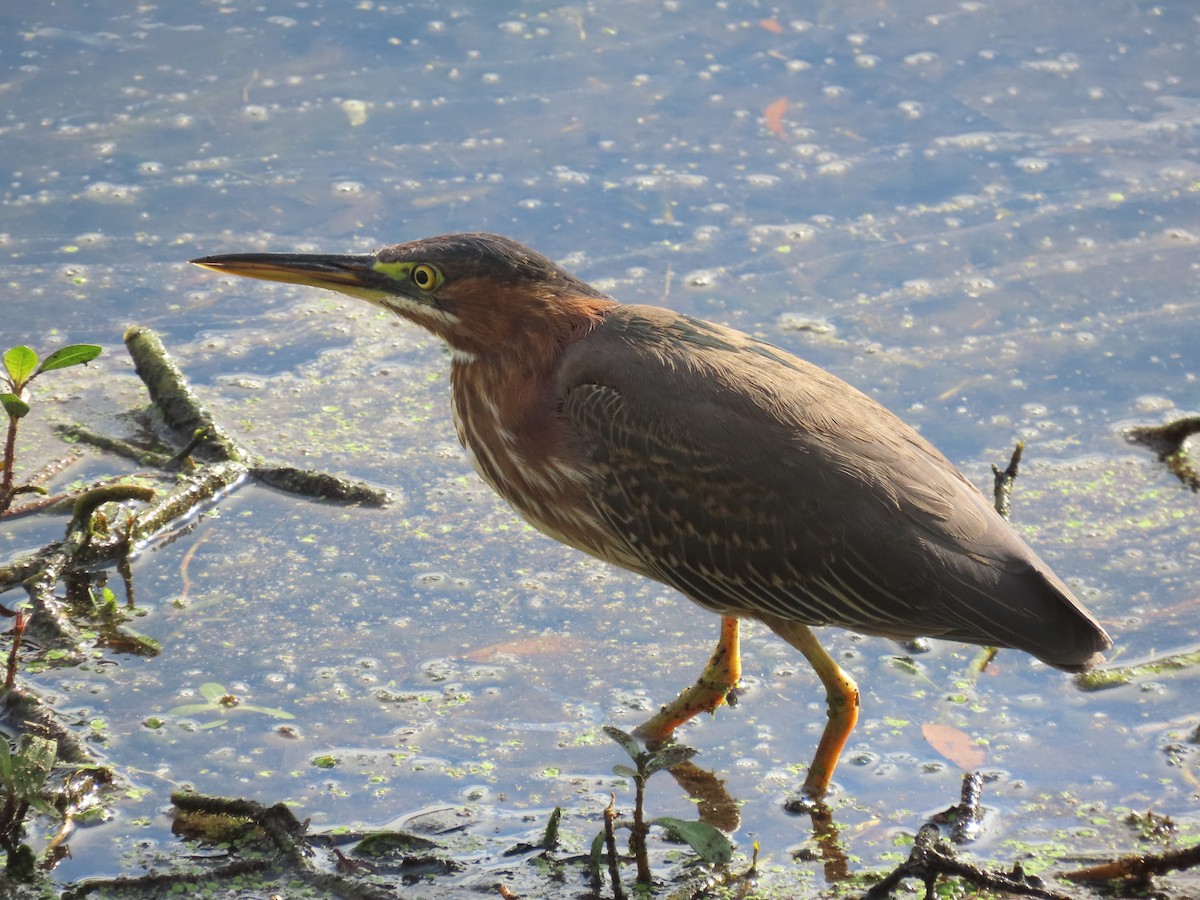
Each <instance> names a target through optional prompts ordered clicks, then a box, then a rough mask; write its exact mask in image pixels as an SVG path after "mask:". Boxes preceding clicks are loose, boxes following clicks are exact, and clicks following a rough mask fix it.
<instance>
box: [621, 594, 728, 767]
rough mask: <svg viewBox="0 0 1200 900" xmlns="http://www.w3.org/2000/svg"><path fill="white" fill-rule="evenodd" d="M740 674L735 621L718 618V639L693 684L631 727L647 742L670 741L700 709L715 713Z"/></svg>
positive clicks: (700, 711)
mask: <svg viewBox="0 0 1200 900" xmlns="http://www.w3.org/2000/svg"><path fill="white" fill-rule="evenodd" d="M741 677H742V654H741V644H740V640H739V633H738V620H737V619H736V618H733V617H732V616H723V617H722V618H721V639H720V641H719V642H718V643H717V649H716V650H714V651H713V655H712V658H711V659H709V661H708V665H707V666H705V667H704V671H703V672H701V673H700V677H699V678H697V679H696V683H695V684H693V685H692V686H691V687H689V688H688V689H687V690H685V691H684V692H683V693H682V694H680V695H679V696H678V697H676V698H675V699H674V700H673V701H671V702H670V703H668V704H667V705H666V706H664V707H663V708H662V709H660V710H659V711H658V713H656V714H655V715H654V716H652V717H651V718H650V719H649V720H647V721H646V722H643V723H642V724H641V725H639V726H638V727H637V728H635V729H634V732H633V733H634V734H635V735H637V736H638V737H640V738H642V739H643V740H645V741H646V742H647V743H649V744H661V743H665V742H666V741H668V740H670V738H671V735H672V734H673V733H674V732H675V729H676V728H678V727H679V726H680V725H682V724H683V723H684V722H686V721H688V720H689V719H691V718H693V717H695V716H697V715H699V714H700V713H702V712H707V713H715V712H716V711H717V709H718V708H720V706H721V704H722V703H724V702H725V700H726V697H728V696H729V692H730V691H732V690H733V689H734V688H735V687H736V686H737V683H738V681H739V680H740V679H741Z"/></svg>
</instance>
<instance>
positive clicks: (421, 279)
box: [413, 269, 429, 287]
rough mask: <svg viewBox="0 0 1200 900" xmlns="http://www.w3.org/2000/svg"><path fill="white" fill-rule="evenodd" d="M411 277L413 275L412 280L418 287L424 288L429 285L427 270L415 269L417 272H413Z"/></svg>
mask: <svg viewBox="0 0 1200 900" xmlns="http://www.w3.org/2000/svg"><path fill="white" fill-rule="evenodd" d="M413 275H414V278H413V280H414V281H416V283H417V285H418V286H420V287H425V285H427V284H429V270H428V269H417V271H416V272H414V273H413Z"/></svg>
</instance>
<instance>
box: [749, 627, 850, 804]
mask: <svg viewBox="0 0 1200 900" xmlns="http://www.w3.org/2000/svg"><path fill="white" fill-rule="evenodd" d="M762 619H763V622H765V623H766V624H767V625H768V626H769V627H770V629H771V630H772V631H774V632H775V633H776V634H777V635H779V636H780V637H781V638H783V639H784V640H785V641H787V642H788V643H789V644H791V645H792V646H793V647H795V648H796V649H797V650H799V651H800V652H801V653H803V654H804V658H805V659H807V660H808V662H809V664H810V665H811V666H812V667H813V669H814V671H816V673H817V677H818V678H820V679H821V683H822V684H824V685H825V699H826V701H827V702H828V704H829V721H827V722H826V723H825V730H824V731H823V732H822V733H821V742H820V743H819V744H818V745H817V752H816V755H815V756H813V761H812V765H811V766H809V769H808V777H807V778H805V779H804V793H806V794H808V796H810V797H812V798H813V799H814V800H817V799H820V798H821V797H823V796H825V792H826V791H827V790H828V789H829V782H830V781H831V780H832V779H833V770H834V769H835V768H837V764H838V758H839V757H840V756H841V755H842V748H843V747H845V746H846V741H847V740H848V739H849V738H850V732H852V731H853V730H854V726H855V725H856V724H857V723H858V685H857V684H855V683H854V679H853V678H851V677H850V676H849V675H847V674H846V673H845V672H843V671H842V669H841V667H840V666H839V665H838V664H837V663H836V662H834V661H833V657H832V656H830V655H829V653H828V652H826V650H825V648H824V647H822V646H821V644H820V642H819V641H817V636H816V635H815V634H813V633H812V629H811V628H809V627H808V626H807V625H802V624H800V623H799V622H788V621H786V620H784V619H777V618H774V617H768V616H763V617H762Z"/></svg>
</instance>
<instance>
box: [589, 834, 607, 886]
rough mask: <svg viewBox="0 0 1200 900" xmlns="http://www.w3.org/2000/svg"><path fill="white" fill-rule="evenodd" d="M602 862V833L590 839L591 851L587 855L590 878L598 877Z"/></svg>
mask: <svg viewBox="0 0 1200 900" xmlns="http://www.w3.org/2000/svg"><path fill="white" fill-rule="evenodd" d="M603 860H604V832H603V831H601V832H600V833H599V834H598V835H596V836H595V837H594V838H592V849H591V851H590V852H589V853H588V870H589V871H590V873H591V876H592V878H596V879H598V878H599V877H600V865H601V863H602V862H603Z"/></svg>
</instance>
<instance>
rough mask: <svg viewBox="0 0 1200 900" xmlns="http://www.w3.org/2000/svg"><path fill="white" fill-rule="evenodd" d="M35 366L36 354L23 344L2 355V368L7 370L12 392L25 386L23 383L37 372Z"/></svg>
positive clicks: (36, 361)
mask: <svg viewBox="0 0 1200 900" xmlns="http://www.w3.org/2000/svg"><path fill="white" fill-rule="evenodd" d="M37 364H38V358H37V354H36V353H34V352H33V351H32V350H30V349H29V348H28V347H26V346H24V345H23V344H22V345H21V346H18V347H13V348H12V349H11V350H9V351H8V352H7V353H5V354H4V368H6V369H8V378H9V380H10V381H11V382H12V388H13V390H14V391H19V390H21V388H22V387H24V386H25V382H27V381H28V380H29V379H30V377H31V376H32V375H33V374H34V372H36V371H37Z"/></svg>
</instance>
